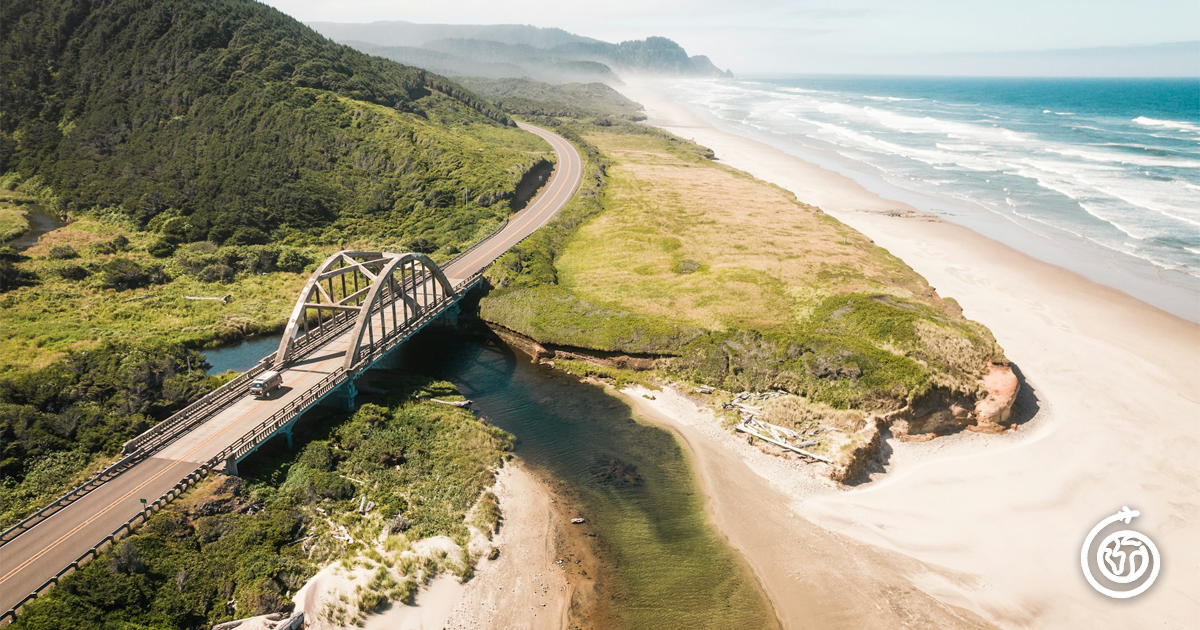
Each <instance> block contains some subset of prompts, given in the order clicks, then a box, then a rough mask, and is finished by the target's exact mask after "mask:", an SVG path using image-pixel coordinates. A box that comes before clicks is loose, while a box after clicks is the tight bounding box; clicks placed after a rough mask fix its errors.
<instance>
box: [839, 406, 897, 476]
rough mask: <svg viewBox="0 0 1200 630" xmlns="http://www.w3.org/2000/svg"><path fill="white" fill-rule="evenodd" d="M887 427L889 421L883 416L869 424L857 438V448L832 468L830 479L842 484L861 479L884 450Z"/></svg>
mask: <svg viewBox="0 0 1200 630" xmlns="http://www.w3.org/2000/svg"><path fill="white" fill-rule="evenodd" d="M885 426H887V421H886V420H884V419H883V417H882V416H881V417H879V418H876V419H875V422H868V423H867V425H866V426H865V427H863V428H862V429H861V430H860V431H859V435H858V436H856V438H857V439H856V440H855V442H856V446H854V447H853V448H852V449H851V450H850V452H849V453H847V454H846V456H845V458H844V459H843V460H842V461H841V463H840V464H837V465H834V466H832V467H830V470H829V478H830V479H832V480H834V481H836V482H838V483H842V484H844V483H851V482H853V481H856V480H858V479H861V478H862V477H863V475H865V474H866V471H867V468H868V467H869V466H870V465H871V462H872V461H874V460H875V459H876V458H877V457H879V452H880V451H881V450H882V449H883V428H884V427H885Z"/></svg>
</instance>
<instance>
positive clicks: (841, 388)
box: [481, 124, 1004, 425]
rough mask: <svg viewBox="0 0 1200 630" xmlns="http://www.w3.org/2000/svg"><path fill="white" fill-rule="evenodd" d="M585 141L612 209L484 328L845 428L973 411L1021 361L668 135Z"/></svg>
mask: <svg viewBox="0 0 1200 630" xmlns="http://www.w3.org/2000/svg"><path fill="white" fill-rule="evenodd" d="M575 130H576V132H577V133H578V134H579V135H581V136H582V138H583V139H584V140H586V142H587V143H588V144H589V145H590V146H593V147H595V148H596V150H597V151H598V152H599V153H600V154H601V155H602V156H603V158H604V159H605V161H606V162H605V164H604V168H603V169H602V170H603V171H604V173H605V175H604V176H603V177H602V180H603V184H602V186H600V187H599V192H597V194H596V197H597V200H598V201H597V203H598V204H599V205H600V206H601V210H600V211H596V212H593V213H592V214H591V215H589V217H588V218H586V219H585V220H583V221H581V222H579V223H578V225H577V227H571V228H569V229H567V228H559V229H560V230H561V231H562V232H564V235H563V236H561V237H560V239H559V240H560V243H559V245H558V246H557V248H555V249H554V250H553V251H552V252H551V253H550V255H551V256H552V257H553V260H552V263H551V264H552V266H553V271H552V272H545V271H541V272H538V273H533V272H532V271H530V270H526V269H522V268H521V267H520V265H514V264H509V265H508V266H507V267H503V266H502V267H500V268H499V269H497V270H496V271H494V272H493V277H494V283H495V284H496V285H497V286H498V287H499V288H498V290H496V291H495V292H493V294H492V295H491V296H489V297H487V298H486V299H485V300H483V302H482V304H481V310H482V314H483V316H484V318H485V319H488V320H489V321H492V322H494V323H497V324H500V325H503V326H505V327H507V328H509V329H512V330H515V331H517V332H521V333H524V334H526V335H529V336H531V337H534V338H535V339H538V340H539V341H543V342H548V343H555V344H561V345H567V346H576V347H580V348H591V349H596V350H604V351H621V352H629V353H650V354H658V355H664V356H668V357H672V358H671V360H670V368H669V372H670V373H671V376H672V377H674V378H683V379H685V380H691V381H697V382H703V383H708V384H711V385H716V386H719V387H724V388H728V389H732V390H740V389H751V390H766V389H784V390H787V391H789V392H791V393H793V394H796V395H797V396H798V398H799V399H800V400H801V401H802V402H803V404H805V405H808V406H809V407H811V408H812V409H814V410H818V411H820V410H824V412H822V413H818V414H817V415H822V414H823V415H825V416H828V417H830V418H833V417H834V416H838V414H836V413H834V412H835V411H836V410H858V411H862V412H882V411H888V410H893V409H898V408H900V407H902V406H904V405H906V404H912V403H913V402H914V401H915V400H918V399H921V398H922V397H928V396H932V395H935V394H936V395H939V396H948V397H950V398H956V397H957V398H965V399H974V398H976V397H978V396H981V395H982V390H981V388H980V378H981V376H982V375H983V373H984V371H985V370H986V368H987V365H988V364H989V363H990V362H993V361H995V362H1004V357H1003V354H1002V352H1001V350H1000V349H999V347H998V346H997V345H996V343H995V341H994V339H993V337H992V335H991V333H990V331H988V330H987V329H986V328H985V327H983V326H981V325H979V324H977V323H975V322H971V321H969V320H967V319H965V318H963V317H962V315H961V310H960V309H959V308H958V305H957V304H956V303H955V302H953V301H952V300H945V299H941V298H940V297H939V296H937V294H936V293H935V292H934V291H933V289H932V288H930V287H929V285H928V283H926V281H925V280H924V279H923V278H922V277H921V276H919V275H918V274H917V273H915V272H914V271H912V270H911V269H910V268H909V267H908V266H907V265H905V264H904V263H903V262H902V261H901V260H899V259H898V258H896V257H895V256H892V255H890V254H889V253H888V252H886V251H885V250H883V249H882V248H879V247H877V246H875V245H874V244H873V243H872V242H871V241H870V240H869V239H867V238H866V237H864V236H863V235H861V234H859V233H858V232H856V231H854V230H853V229H851V228H849V227H847V226H845V225H843V224H842V223H840V222H839V221H837V220H836V219H834V218H832V217H830V216H829V215H826V214H824V213H822V212H821V211H820V210H818V209H816V208H813V207H810V206H807V205H805V204H803V203H800V202H798V201H797V200H796V199H795V198H794V196H793V195H792V194H791V193H789V192H787V191H785V190H783V189H781V188H778V187H776V186H773V185H771V184H768V183H765V182H762V181H759V180H756V179H754V178H753V177H751V176H749V175H747V174H745V173H742V172H740V171H736V170H734V169H731V168H728V167H726V166H723V165H721V164H718V163H716V162H714V161H712V160H710V159H708V154H707V151H706V150H705V149H703V148H701V147H698V146H696V145H694V144H692V143H688V142H684V141H681V140H679V139H677V138H673V137H670V136H667V135H666V134H663V133H661V132H657V131H654V130H650V129H646V128H639V127H637V126H633V125H621V124H618V125H606V126H603V127H600V126H578V127H576V128H575ZM551 229H552V230H553V229H554V228H553V227H552V228H551ZM502 262H503V261H502ZM530 269H533V267H532V266H531V267H530ZM839 417H841V416H839ZM841 421H842V424H849V425H853V424H855V423H853V422H850V423H846V422H845V418H844V417H841Z"/></svg>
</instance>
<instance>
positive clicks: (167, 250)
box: [146, 238, 175, 258]
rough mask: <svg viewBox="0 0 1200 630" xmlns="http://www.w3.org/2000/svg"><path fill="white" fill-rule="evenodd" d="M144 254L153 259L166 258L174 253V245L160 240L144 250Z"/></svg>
mask: <svg viewBox="0 0 1200 630" xmlns="http://www.w3.org/2000/svg"><path fill="white" fill-rule="evenodd" d="M146 252H147V253H149V254H150V255H151V256H154V257H155V258H166V257H168V256H170V255H171V254H174V253H175V244H174V243H171V242H170V241H168V240H166V239H163V238H160V239H158V240H157V241H154V242H153V243H150V246H149V247H147V248H146Z"/></svg>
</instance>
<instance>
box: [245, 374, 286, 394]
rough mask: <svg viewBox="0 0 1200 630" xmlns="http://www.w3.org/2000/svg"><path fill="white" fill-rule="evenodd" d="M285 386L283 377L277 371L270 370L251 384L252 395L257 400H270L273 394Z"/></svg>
mask: <svg viewBox="0 0 1200 630" xmlns="http://www.w3.org/2000/svg"><path fill="white" fill-rule="evenodd" d="M282 386H283V375H282V374H280V373H279V372H276V371H275V370H268V371H266V372H263V373H262V374H259V375H258V378H256V379H254V382H252V383H250V393H251V394H254V397H255V398H270V397H271V392H272V391H274V390H276V389H279V388H280V387H282Z"/></svg>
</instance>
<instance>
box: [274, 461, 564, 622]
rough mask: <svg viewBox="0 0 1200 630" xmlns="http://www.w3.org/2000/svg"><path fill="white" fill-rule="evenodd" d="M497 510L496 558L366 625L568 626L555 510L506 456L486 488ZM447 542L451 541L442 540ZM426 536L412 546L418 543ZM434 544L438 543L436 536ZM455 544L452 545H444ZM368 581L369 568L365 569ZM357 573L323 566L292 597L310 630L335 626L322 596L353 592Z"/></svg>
mask: <svg viewBox="0 0 1200 630" xmlns="http://www.w3.org/2000/svg"><path fill="white" fill-rule="evenodd" d="M492 491H493V492H494V493H495V494H496V497H497V498H498V499H499V504H500V508H501V510H502V512H503V517H502V519H503V520H502V521H501V523H502V525H501V527H500V531H499V533H497V534H496V535H495V537H494V538H493V539H492V541H491V545H492V546H495V547H496V548H497V549H499V551H500V554H499V556H498V557H497V558H496V559H495V560H488V559H486V558H483V559H481V560H479V564H478V565H477V566H476V570H475V575H474V577H472V578H471V580H469V581H468V582H466V583H465V584H463V583H460V582H459V581H458V579H457V578H456V577H455V576H453V575H443V576H439V577H437V578H434V579H433V580H431V581H430V582H429V584H427V585H425V586H423V587H421V589H420V590H419V591H418V592H417V594H416V596H415V597H414V601H413V603H412V605H402V604H401V605H396V604H394V605H391V606H389V607H387V608H386V609H384V610H383V611H382V612H380V613H378V614H373V615H368V616H367V617H366V619H365V623H364V624H363V627H364V628H368V629H372V628H374V629H378V630H385V629H386V630H443V629H445V630H450V629H457V628H462V629H464V630H466V629H469V628H494V629H496V630H516V629H518V628H520V629H522V630H524V629H531V630H556V629H558V628H563V627H566V625H567V612H568V607H569V606H570V602H571V592H572V591H571V587H570V585H569V584H568V583H567V573H566V572H565V571H564V570H563V568H561V567H560V566H559V565H558V564H557V563H556V561H557V560H558V559H559V557H560V552H559V549H558V539H559V538H560V536H559V530H560V527H559V524H560V521H561V515H560V514H559V513H558V512H557V511H556V510H555V509H554V506H553V505H552V503H553V499H552V497H551V494H550V492H549V490H548V489H547V488H546V487H545V486H544V485H543V484H542V482H541V481H540V480H539V479H538V478H537V477H536V476H535V475H534V474H533V473H531V472H530V471H528V470H526V469H525V468H524V467H523V466H522V465H521V464H520V462H519V461H510V462H509V463H508V464H506V465H505V466H504V468H502V469H501V470H500V471H499V472H498V473H497V476H496V485H495V487H494V488H493V489H492ZM446 540H447V541H448V540H449V539H446ZM426 542H427V541H421V542H420V543H417V544H416V545H414V547H418V546H420V545H421V544H422V543H426ZM434 542H436V541H434ZM450 544H453V543H450ZM364 575H365V576H366V577H368V578H369V575H370V572H365V574H364ZM359 577H362V576H356V575H355V574H354V573H348V572H346V571H344V570H341V569H340V567H339V565H338V564H334V565H331V566H330V567H327V568H325V569H324V570H322V571H321V572H320V573H318V574H317V575H316V576H314V577H313V578H312V579H311V580H309V582H308V583H307V584H306V585H305V587H304V588H303V589H301V590H300V592H298V593H297V594H296V607H297V610H303V611H304V614H305V619H306V622H307V626H306V627H309V628H333V627H338V626H337V625H336V624H330V623H328V622H327V621H325V620H324V619H323V618H322V616H321V614H320V613H321V610H322V608H323V606H324V604H325V602H327V601H336V599H337V597H338V595H339V594H350V593H353V590H354V585H355V584H356V583H358V582H360V581H362V580H361V579H358V578H359Z"/></svg>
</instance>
